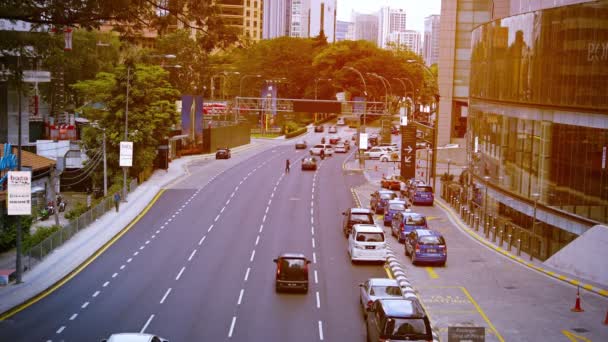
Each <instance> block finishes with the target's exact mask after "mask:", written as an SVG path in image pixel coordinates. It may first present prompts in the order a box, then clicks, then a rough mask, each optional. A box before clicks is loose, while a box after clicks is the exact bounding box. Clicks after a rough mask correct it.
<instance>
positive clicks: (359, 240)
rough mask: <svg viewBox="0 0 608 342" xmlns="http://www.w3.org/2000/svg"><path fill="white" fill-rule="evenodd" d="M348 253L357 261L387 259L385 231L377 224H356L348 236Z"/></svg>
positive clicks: (383, 260)
mask: <svg viewBox="0 0 608 342" xmlns="http://www.w3.org/2000/svg"><path fill="white" fill-rule="evenodd" d="M348 254H350V260H351V262H352V263H355V262H356V261H378V262H385V261H386V255H387V251H386V241H385V237H384V231H383V230H382V229H381V228H380V227H378V226H376V225H375V224H355V225H353V228H352V229H351V232H350V235H349V237H348Z"/></svg>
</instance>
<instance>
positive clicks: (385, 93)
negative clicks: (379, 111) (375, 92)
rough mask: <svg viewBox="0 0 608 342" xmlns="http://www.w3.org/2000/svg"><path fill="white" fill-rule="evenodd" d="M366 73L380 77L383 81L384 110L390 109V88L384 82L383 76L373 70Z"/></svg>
mask: <svg viewBox="0 0 608 342" xmlns="http://www.w3.org/2000/svg"><path fill="white" fill-rule="evenodd" d="M366 75H369V76H373V77H375V78H377V79H379V80H380V82H382V86H383V87H384V110H388V88H387V87H386V84H385V83H384V80H383V79H382V76H380V75H378V74H376V73H373V72H368V73H366Z"/></svg>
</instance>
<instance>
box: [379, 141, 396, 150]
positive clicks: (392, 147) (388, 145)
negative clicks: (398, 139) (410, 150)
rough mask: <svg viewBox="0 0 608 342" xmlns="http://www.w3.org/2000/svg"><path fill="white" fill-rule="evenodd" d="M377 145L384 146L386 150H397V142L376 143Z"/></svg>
mask: <svg viewBox="0 0 608 342" xmlns="http://www.w3.org/2000/svg"><path fill="white" fill-rule="evenodd" d="M378 147H385V148H386V149H387V150H389V151H392V152H397V151H399V146H397V144H393V143H382V144H380V145H378Z"/></svg>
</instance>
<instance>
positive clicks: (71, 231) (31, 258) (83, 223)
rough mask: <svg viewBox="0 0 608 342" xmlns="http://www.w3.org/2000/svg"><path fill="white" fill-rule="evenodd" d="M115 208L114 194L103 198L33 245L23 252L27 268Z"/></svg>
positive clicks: (132, 185) (131, 188)
mask: <svg viewBox="0 0 608 342" xmlns="http://www.w3.org/2000/svg"><path fill="white" fill-rule="evenodd" d="M137 186H138V184H137V179H133V180H131V182H130V183H129V193H132V192H133V191H135V190H136V189H137ZM113 209H114V200H113V198H112V196H108V197H106V198H104V199H102V200H101V202H99V203H98V204H97V205H96V206H94V207H92V208H91V209H89V210H87V211H86V212H84V213H83V214H82V215H80V216H78V217H77V218H75V219H73V220H70V222H69V223H68V224H67V225H65V226H63V227H61V228H60V229H59V230H58V231H56V232H55V233H53V234H51V235H50V236H49V237H47V238H46V239H44V240H42V242H40V243H39V244H37V245H36V246H33V247H31V248H30V249H29V250H27V251H25V252H24V253H23V260H24V262H23V264H24V266H25V270H26V271H27V270H29V269H31V268H32V267H33V266H34V265H36V264H37V263H39V262H40V261H42V260H43V259H44V258H45V257H46V256H48V255H49V254H50V253H51V252H52V251H53V250H54V249H55V248H57V247H59V246H61V245H63V243H65V242H66V241H68V240H69V239H70V238H72V236H74V235H76V233H78V232H79V231H81V230H83V229H85V228H87V227H88V226H89V225H91V223H93V222H95V221H96V220H97V219H98V218H100V217H101V216H103V215H104V214H105V213H106V212H108V211H110V210H113Z"/></svg>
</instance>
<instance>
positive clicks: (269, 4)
mask: <svg viewBox="0 0 608 342" xmlns="http://www.w3.org/2000/svg"><path fill="white" fill-rule="evenodd" d="M263 14H264V20H263V30H262V37H263V38H264V39H272V38H277V37H283V36H288V35H289V25H290V23H291V0H264V13H263Z"/></svg>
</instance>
